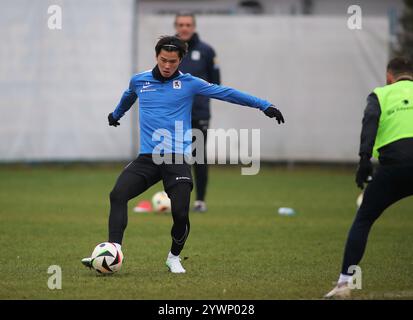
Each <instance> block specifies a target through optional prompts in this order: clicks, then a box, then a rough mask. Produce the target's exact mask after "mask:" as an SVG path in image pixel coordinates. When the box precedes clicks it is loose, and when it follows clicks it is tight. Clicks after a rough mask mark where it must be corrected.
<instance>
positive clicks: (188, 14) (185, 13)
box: [174, 11, 196, 26]
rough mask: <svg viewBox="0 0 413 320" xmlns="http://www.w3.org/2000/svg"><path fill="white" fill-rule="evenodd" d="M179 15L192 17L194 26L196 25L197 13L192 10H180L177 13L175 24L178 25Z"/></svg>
mask: <svg viewBox="0 0 413 320" xmlns="http://www.w3.org/2000/svg"><path fill="white" fill-rule="evenodd" d="M179 17H191V18H192V21H193V22H194V26H195V25H196V20H195V14H193V13H192V12H186V11H183V12H178V13H177V14H176V15H175V22H174V23H175V25H176V20H178V18H179Z"/></svg>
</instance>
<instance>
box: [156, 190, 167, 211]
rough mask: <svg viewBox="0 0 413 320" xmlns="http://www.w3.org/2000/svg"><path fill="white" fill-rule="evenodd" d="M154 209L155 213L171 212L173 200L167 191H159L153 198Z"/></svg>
mask: <svg viewBox="0 0 413 320" xmlns="http://www.w3.org/2000/svg"><path fill="white" fill-rule="evenodd" d="M152 207H153V211H155V212H170V211H171V199H169V197H168V195H167V193H166V192H165V191H159V192H157V193H155V194H154V196H153V197H152Z"/></svg>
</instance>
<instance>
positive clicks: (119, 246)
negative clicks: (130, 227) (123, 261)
mask: <svg viewBox="0 0 413 320" xmlns="http://www.w3.org/2000/svg"><path fill="white" fill-rule="evenodd" d="M113 244H114V245H115V247H116V249H118V250H119V251H122V246H121V245H120V244H119V243H116V242H114V243H113Z"/></svg>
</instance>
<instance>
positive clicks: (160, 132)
mask: <svg viewBox="0 0 413 320" xmlns="http://www.w3.org/2000/svg"><path fill="white" fill-rule="evenodd" d="M195 95H203V96H206V97H209V98H215V99H219V100H223V101H227V102H231V103H235V104H239V105H243V106H248V107H252V108H257V109H260V110H262V111H264V110H266V109H267V108H268V107H269V106H271V105H272V104H271V103H270V102H268V101H266V100H263V99H260V98H257V97H254V96H252V95H249V94H247V93H244V92H241V91H238V90H236V89H233V88H229V87H225V86H220V85H216V84H211V83H208V82H206V81H205V80H202V79H200V78H197V77H194V76H192V75H191V74H189V73H186V74H183V73H182V72H179V73H178V74H177V76H176V77H173V78H171V79H170V80H167V81H160V80H157V79H156V78H154V76H153V72H152V70H148V71H145V72H142V73H139V74H136V75H134V76H133V77H132V78H131V80H130V82H129V89H128V90H126V91H125V92H124V93H123V96H122V98H121V100H120V102H119V104H118V106H117V107H116V109H115V111H114V112H113V117H114V118H115V119H116V120H119V119H120V118H121V117H122V116H123V115H124V114H125V112H127V111H128V110H129V109H130V108H131V106H132V105H133V104H134V103H135V101H136V99H137V98H139V126H140V150H139V153H140V154H160V153H165V154H166V153H180V154H182V153H184V154H191V144H192V135H191V110H192V102H193V98H194V96H195Z"/></svg>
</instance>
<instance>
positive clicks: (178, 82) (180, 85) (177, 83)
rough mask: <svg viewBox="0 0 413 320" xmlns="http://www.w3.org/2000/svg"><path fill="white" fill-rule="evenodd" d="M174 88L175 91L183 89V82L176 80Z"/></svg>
mask: <svg viewBox="0 0 413 320" xmlns="http://www.w3.org/2000/svg"><path fill="white" fill-rule="evenodd" d="M172 87H173V88H174V89H181V87H182V84H181V81H179V80H174V82H173V84H172Z"/></svg>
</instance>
